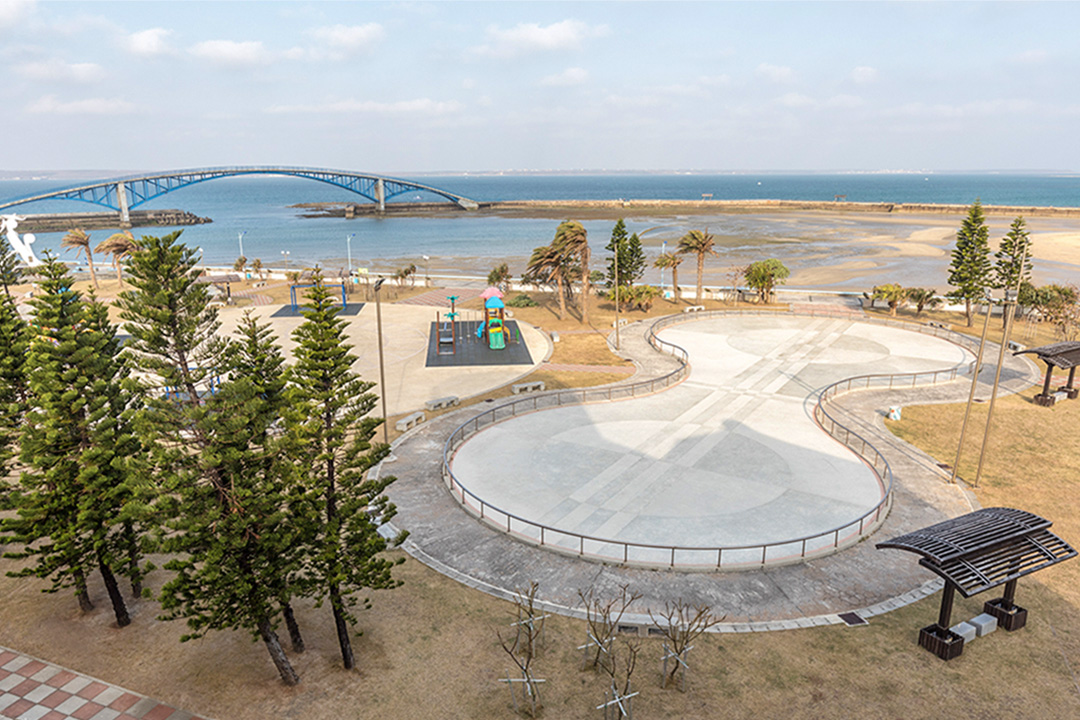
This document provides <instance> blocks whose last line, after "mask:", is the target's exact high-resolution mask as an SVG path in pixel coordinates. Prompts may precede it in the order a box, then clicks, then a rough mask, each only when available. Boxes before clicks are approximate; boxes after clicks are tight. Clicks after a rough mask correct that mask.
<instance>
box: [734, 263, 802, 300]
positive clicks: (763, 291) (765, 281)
mask: <svg viewBox="0 0 1080 720" xmlns="http://www.w3.org/2000/svg"><path fill="white" fill-rule="evenodd" d="M743 275H744V277H745V278H746V284H747V285H748V286H750V287H751V288H753V289H754V290H757V292H758V297H759V298H761V301H762V302H768V301H769V300H770V299H771V297H772V294H773V291H774V290H775V289H776V286H777V285H781V284H783V282H784V280H786V279H787V278H788V276H789V275H791V271H790V270H788V269H787V267H786V266H785V265H784V263H782V262H780V261H779V260H777V259H776V258H769V259H768V260H758V261H757V262H754V263H750V264H749V265H747V266H746V270H745V271H744V273H743Z"/></svg>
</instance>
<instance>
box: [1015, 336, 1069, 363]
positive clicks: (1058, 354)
mask: <svg viewBox="0 0 1080 720" xmlns="http://www.w3.org/2000/svg"><path fill="white" fill-rule="evenodd" d="M1024 353H1031V354H1033V355H1038V356H1039V359H1040V360H1042V361H1043V362H1045V363H1047V364H1048V365H1053V366H1054V367H1058V368H1063V369H1065V370H1068V369H1069V368H1073V367H1076V366H1078V365H1080V342H1076V341H1074V340H1071V341H1069V342H1059V343H1054V344H1053V345H1043V346H1042V347H1037V348H1028V349H1027V350H1020V351H1018V352H1015V353H1013V355H1023V354H1024Z"/></svg>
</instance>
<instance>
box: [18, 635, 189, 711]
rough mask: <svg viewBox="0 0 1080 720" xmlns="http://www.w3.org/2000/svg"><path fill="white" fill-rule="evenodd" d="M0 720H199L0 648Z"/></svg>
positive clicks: (164, 705) (55, 666)
mask: <svg viewBox="0 0 1080 720" xmlns="http://www.w3.org/2000/svg"><path fill="white" fill-rule="evenodd" d="M0 717H5V718H12V719H13V720H68V719H69V718H74V719H75V720H202V719H201V718H197V717H195V716H194V715H192V714H191V713H189V712H185V711H183V710H177V709H176V708H174V707H172V706H170V705H166V704H165V703H162V702H158V701H157V700H153V699H151V698H148V697H144V696H142V695H139V694H137V693H133V692H128V691H127V690H125V689H124V688H121V687H117V686H115V685H109V684H108V683H104V682H101V681H100V680H95V679H94V678H92V677H88V676H86V675H80V674H79V673H75V672H72V671H70V670H65V669H64V668H62V667H59V666H57V665H53V664H52V663H47V662H43V661H41V660H37V659H36V658H32V657H30V656H28V655H22V654H20V653H18V652H16V651H14V650H8V649H7V648H4V647H0Z"/></svg>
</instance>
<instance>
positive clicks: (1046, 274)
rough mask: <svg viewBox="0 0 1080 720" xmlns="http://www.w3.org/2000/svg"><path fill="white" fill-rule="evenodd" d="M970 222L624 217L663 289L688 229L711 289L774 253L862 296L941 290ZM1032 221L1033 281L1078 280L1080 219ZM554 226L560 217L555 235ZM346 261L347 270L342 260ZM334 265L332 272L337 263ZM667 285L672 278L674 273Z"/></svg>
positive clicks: (956, 218)
mask: <svg viewBox="0 0 1080 720" xmlns="http://www.w3.org/2000/svg"><path fill="white" fill-rule="evenodd" d="M570 217H571V218H576V217H577V216H570ZM963 218H964V214H963V213H957V214H944V213H934V214H926V215H919V214H904V215H889V214H881V213H852V212H825V211H820V210H813V211H780V212H771V213H767V214H760V215H755V214H747V213H740V214H738V215H735V216H732V215H728V214H716V213H706V212H695V213H682V214H675V215H665V214H659V213H645V214H629V213H628V214H626V215H625V219H626V220H627V222H630V221H635V222H637V223H639V224H646V225H647V228H648V229H647V230H646V231H645V232H644V233H642V238H641V240H642V244H643V245H644V246H645V248H646V253H647V255H648V257H649V259H650V263H649V267H648V268H647V270H646V273H645V277H644V282H648V283H651V284H658V283H659V282H660V280H661V278H660V273H659V271H658V270H657V269H655V268H653V267H652V266H651V259H653V258H655V257H656V254H658V253H659V252H660V250H661V247H662V245H663V243H665V242H666V243H667V248H668V250H672V249H673V248H674V246H675V245H676V244H677V242H678V238H679V237H680V236H681V235H682V234H684V233H685V232H686V231H687V230H688V229H694V228H700V229H707V230H708V231H709V232H710V233H712V234H713V235H715V236H716V238H717V240H716V251H717V255H716V256H714V257H709V258H707V259H706V262H705V272H704V279H705V283H706V285H713V286H726V285H730V284H731V275H732V268H733V267H739V266H744V265H747V264H749V263H752V262H754V261H757V260H763V259H766V258H770V257H775V258H779V259H780V260H781V261H782V262H784V264H785V265H787V267H788V268H789V269H790V270H791V277H790V278H789V280H788V282H787V286H788V287H792V288H806V289H818V290H834V291H855V292H863V291H865V290H869V289H870V288H872V287H873V286H875V285H880V284H883V283H899V284H901V285H903V286H905V287H931V288H936V289H937V290H938V291H940V292H944V291H945V290H946V288H947V279H948V267H949V262H950V254H951V252H952V249H953V245H954V243H955V238H956V231H957V229H958V228H959V227H960V224H961V222H962V220H963ZM1012 220H1013V218H1011V217H1008V216H1000V215H994V216H990V217H988V218H987V225H988V226H989V228H990V245H991V251H992V252H993V251H996V249H997V246H998V244H999V243H1000V241H1001V238H1002V237H1004V236H1005V234H1006V233H1007V232H1008V230H1009V225H1010V224H1011V222H1012ZM1026 220H1027V227H1028V230H1029V231H1030V234H1031V238H1032V241H1033V255H1034V257H1033V261H1034V271H1033V277H1034V280H1035V283H1036V284H1037V285H1042V284H1048V283H1069V282H1074V283H1075V282H1078V281H1080V218H1072V217H1034V218H1026ZM612 224H614V220H613V221H612ZM556 225H557V221H556V220H554V219H553V220H552V228H551V230H552V234H554V230H555V227H556ZM606 241H607V238H606V237H604V236H601V237H597V235H596V233H595V232H594V233H593V235H592V245H593V265H594V268H597V269H603V268H605V267H606V264H607V260H606V257H607V253H606V252H605V251H604V250H603V246H604V245H605V244H606ZM409 262H412V263H415V264H416V265H417V267H418V268H420V269H421V272H422V271H423V269H424V268H425V262H424V260H423V258H422V257H417V258H415V259H404V260H403V259H401V258H375V259H373V260H372V261H371V272H373V273H392V272H393V271H394V270H395V269H396V268H397V267H400V266H401V265H403V264H408V263H409ZM499 262H506V263H507V264H508V265H509V267H510V271H511V272H512V273H513V274H514V275H515V276H520V275H521V274H522V273H523V272H524V271H525V268H526V265H527V263H528V257H526V256H507V257H502V258H493V257H490V256H485V257H479V256H471V257H458V256H454V257H448V256H434V257H431V259H430V261H429V262H428V263H427V266H428V270H429V272H430V274H431V276H432V277H435V278H439V277H459V276H466V277H481V278H482V277H484V276H486V275H487V273H488V271H489V270H491V268H492V267H494V265H496V264H498V263H499ZM340 264H341V265H344V259H342V260H341V261H340ZM327 265H328V266H334V265H335V261H330V262H328V263H327ZM696 268H697V263H696V258H694V257H688V258H686V260H685V261H684V262H683V263H682V265H680V267H679V281H680V284H683V285H690V284H693V282H694V279H695V274H696ZM664 281H665V282H666V283H670V282H671V276H670V273H667V274H666V277H665V278H664Z"/></svg>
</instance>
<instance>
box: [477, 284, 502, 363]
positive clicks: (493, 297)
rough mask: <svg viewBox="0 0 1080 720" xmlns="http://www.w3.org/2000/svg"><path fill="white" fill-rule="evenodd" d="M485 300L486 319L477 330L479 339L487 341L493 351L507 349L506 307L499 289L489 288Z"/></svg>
mask: <svg viewBox="0 0 1080 720" xmlns="http://www.w3.org/2000/svg"><path fill="white" fill-rule="evenodd" d="M481 297H483V298H484V318H483V320H481V322H480V325H479V327H477V328H476V337H477V339H481V338H483V339H485V340H487V344H488V347H489V348H491V349H492V350H504V349H506V317H505V315H506V305H505V304H504V303H503V301H502V293H501V292H499V290H498V288H488V289H487V290H485V291H484V294H483V295H482V296H481Z"/></svg>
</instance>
